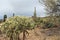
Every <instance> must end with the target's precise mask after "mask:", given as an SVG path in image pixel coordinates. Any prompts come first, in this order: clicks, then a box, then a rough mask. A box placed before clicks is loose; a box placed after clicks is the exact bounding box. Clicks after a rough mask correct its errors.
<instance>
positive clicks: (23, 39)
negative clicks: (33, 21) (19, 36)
mask: <svg viewBox="0 0 60 40" xmlns="http://www.w3.org/2000/svg"><path fill="white" fill-rule="evenodd" d="M23 40H25V30H24V31H23Z"/></svg>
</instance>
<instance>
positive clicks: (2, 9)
mask: <svg viewBox="0 0 60 40" xmlns="http://www.w3.org/2000/svg"><path fill="white" fill-rule="evenodd" d="M34 7H36V9H37V13H38V15H39V16H44V14H42V13H43V12H44V11H43V8H44V7H42V6H41V5H39V3H38V0H0V15H2V14H3V15H4V14H5V13H7V14H11V13H13V12H14V13H16V15H20V14H22V15H30V16H31V15H32V14H33V11H34ZM1 13H2V14H1Z"/></svg>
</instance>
